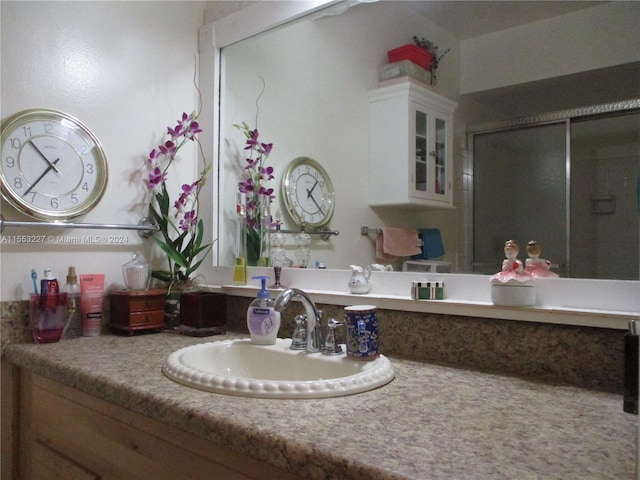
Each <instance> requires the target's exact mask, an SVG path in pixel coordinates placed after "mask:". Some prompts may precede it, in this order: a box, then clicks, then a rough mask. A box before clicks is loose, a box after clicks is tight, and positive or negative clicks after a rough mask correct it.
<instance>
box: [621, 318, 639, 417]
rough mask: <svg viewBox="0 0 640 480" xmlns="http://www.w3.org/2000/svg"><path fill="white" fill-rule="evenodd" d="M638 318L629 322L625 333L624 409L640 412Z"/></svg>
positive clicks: (628, 411)
mask: <svg viewBox="0 0 640 480" xmlns="http://www.w3.org/2000/svg"><path fill="white" fill-rule="evenodd" d="M638 323H639V322H638V320H631V321H630V322H629V331H628V332H627V333H625V334H624V401H623V404H622V409H623V410H624V411H625V412H627V413H635V414H636V415H637V414H638V346H639V342H638V340H639V339H640V337H638V333H639V331H640V326H639V325H638Z"/></svg>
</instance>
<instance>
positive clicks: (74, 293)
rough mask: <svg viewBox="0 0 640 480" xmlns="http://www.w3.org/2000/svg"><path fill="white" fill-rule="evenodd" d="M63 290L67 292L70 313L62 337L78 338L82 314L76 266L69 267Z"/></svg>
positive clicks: (68, 311)
mask: <svg viewBox="0 0 640 480" xmlns="http://www.w3.org/2000/svg"><path fill="white" fill-rule="evenodd" d="M62 291H63V292H65V293H66V294H67V315H68V321H67V326H66V327H65V329H64V332H63V333H62V338H63V339H70V338H78V337H80V334H81V333H82V326H81V319H82V315H80V284H79V283H78V276H77V275H76V267H69V271H68V272H67V283H65V284H64V286H63V287H62Z"/></svg>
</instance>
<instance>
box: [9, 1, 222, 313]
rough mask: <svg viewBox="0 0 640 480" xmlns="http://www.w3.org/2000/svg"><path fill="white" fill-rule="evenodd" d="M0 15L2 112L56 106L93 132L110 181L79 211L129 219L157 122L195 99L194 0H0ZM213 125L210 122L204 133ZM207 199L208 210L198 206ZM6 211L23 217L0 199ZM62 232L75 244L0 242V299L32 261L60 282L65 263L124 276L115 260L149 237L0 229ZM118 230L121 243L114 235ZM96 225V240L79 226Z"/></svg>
mask: <svg viewBox="0 0 640 480" xmlns="http://www.w3.org/2000/svg"><path fill="white" fill-rule="evenodd" d="M0 7H1V9H2V10H1V14H2V43H1V58H2V77H1V79H2V84H1V88H2V90H1V95H0V97H1V116H2V118H6V117H7V116H9V115H11V114H13V113H15V112H17V111H20V110H24V109H27V108H52V109H58V110H62V111H65V112H67V113H69V114H71V115H73V116H76V117H77V118H79V119H80V120H81V121H82V122H84V123H85V124H86V125H87V126H88V127H89V128H90V129H91V130H92V131H93V132H94V133H95V134H96V135H97V137H98V138H99V139H100V141H101V142H102V145H103V147H104V150H105V152H106V156H107V160H108V164H109V183H108V186H107V190H106V193H105V195H104V197H103V198H102V200H101V201H100V203H99V204H98V206H97V207H96V208H95V209H94V210H93V211H91V212H90V213H88V214H87V215H85V216H84V217H81V218H79V219H78V221H82V222H88V223H134V224H135V223H137V222H138V221H139V219H140V218H141V217H142V216H143V215H144V214H145V211H146V208H145V205H144V201H143V198H144V195H145V189H144V187H143V185H142V173H141V171H140V168H141V167H142V166H143V164H144V160H145V157H146V155H148V152H149V151H150V150H151V148H153V147H154V146H155V145H157V143H158V142H159V141H160V140H161V136H162V135H164V133H165V132H166V128H167V126H169V125H172V124H174V122H175V121H176V120H177V119H178V118H179V117H180V115H181V114H182V112H183V111H186V112H191V111H193V110H195V109H196V108H197V97H196V94H195V90H194V88H193V77H194V68H195V62H196V59H195V57H194V56H197V55H198V30H199V28H200V27H201V26H202V24H203V18H204V3H203V2H164V1H159V2H12V1H2V2H0ZM204 134H205V135H206V134H211V133H210V132H205V133H204ZM180 155H181V162H180V167H179V169H176V171H174V172H171V173H170V175H171V178H172V179H174V183H175V184H177V183H184V182H187V181H189V183H190V182H191V181H193V178H194V176H195V171H196V153H195V151H194V150H193V149H191V150H189V149H184V150H182V151H181V154H180ZM207 210H208V209H206V210H205V212H206V211H207ZM2 215H3V216H4V217H5V219H7V220H29V218H28V217H25V216H22V215H20V214H17V213H16V212H14V210H13V209H12V208H11V207H9V206H7V205H6V204H5V203H4V202H3V203H2ZM42 233H46V234H47V235H54V236H62V237H65V238H68V239H71V240H74V241H76V240H77V241H79V242H80V244H74V245H60V244H54V243H53V242H51V241H45V242H44V243H39V244H36V245H29V246H27V245H18V244H15V243H11V242H10V243H4V244H2V245H1V246H0V248H1V253H0V260H1V281H2V285H1V294H0V298H1V300H2V301H8V300H19V299H25V298H27V295H28V293H29V292H31V290H32V284H31V278H30V275H29V273H30V271H31V269H32V268H35V269H36V270H37V271H38V273H39V275H40V278H41V277H42V271H43V269H44V268H45V267H49V268H52V269H53V271H54V272H55V273H56V274H57V276H58V278H59V280H61V283H62V282H64V277H65V275H66V271H67V267H68V266H69V265H75V266H76V269H77V271H78V272H79V273H98V272H101V273H105V274H106V285H107V286H114V285H117V284H122V274H121V271H120V266H121V265H122V264H124V263H126V262H127V261H129V259H130V255H131V253H133V252H135V251H136V250H141V251H143V253H145V255H146V256H147V258H149V254H150V248H151V246H152V241H150V240H146V241H142V240H141V239H140V237H139V236H138V235H137V233H135V232H133V231H129V232H127V231H110V230H79V229H74V230H68V229H58V228H56V229H53V230H46V231H45V230H42V229H38V230H36V229H31V228H29V229H25V228H20V229H17V228H12V229H9V228H8V227H7V228H5V231H4V232H3V233H2V235H3V237H4V239H5V241H7V240H10V238H9V237H10V236H12V235H33V234H42ZM112 234H117V235H119V236H120V241H121V242H124V243H115V242H111V241H110V239H109V236H110V235H112ZM86 235H92V236H99V237H100V238H101V240H100V241H102V242H104V243H103V244H101V245H99V246H96V245H92V244H89V243H87V242H86V241H84V240H83V238H84V236H86Z"/></svg>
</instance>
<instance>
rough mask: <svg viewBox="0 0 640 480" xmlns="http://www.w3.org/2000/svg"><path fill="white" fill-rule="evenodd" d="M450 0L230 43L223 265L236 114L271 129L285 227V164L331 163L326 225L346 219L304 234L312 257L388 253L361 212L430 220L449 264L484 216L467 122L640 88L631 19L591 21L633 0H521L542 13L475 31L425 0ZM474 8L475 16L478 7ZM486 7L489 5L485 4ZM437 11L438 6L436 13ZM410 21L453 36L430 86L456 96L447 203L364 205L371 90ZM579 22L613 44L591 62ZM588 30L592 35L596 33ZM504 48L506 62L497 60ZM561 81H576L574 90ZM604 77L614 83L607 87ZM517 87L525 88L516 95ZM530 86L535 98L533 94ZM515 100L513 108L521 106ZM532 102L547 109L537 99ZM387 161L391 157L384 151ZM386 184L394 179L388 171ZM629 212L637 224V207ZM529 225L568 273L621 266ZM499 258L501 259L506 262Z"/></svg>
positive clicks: (334, 260) (318, 20)
mask: <svg viewBox="0 0 640 480" xmlns="http://www.w3.org/2000/svg"><path fill="white" fill-rule="evenodd" d="M448 3H449V4H458V5H455V8H456V9H462V8H463V6H464V5H465V4H468V2H377V3H368V4H359V5H355V6H353V7H352V8H350V9H348V10H347V11H346V12H344V13H342V14H340V15H335V16H322V15H317V14H315V15H314V16H313V19H311V18H305V19H301V20H298V21H296V22H294V23H291V24H288V25H286V26H284V27H280V28H278V29H275V30H273V31H270V32H267V33H264V34H261V35H259V36H255V37H253V38H249V39H246V40H243V41H241V42H238V43H236V44H234V45H231V46H229V47H226V48H224V50H223V52H222V62H223V68H222V77H221V85H222V91H221V117H220V118H221V120H220V136H221V142H220V152H221V155H220V158H221V160H220V162H221V169H220V171H221V174H220V175H221V177H220V189H219V192H220V205H221V206H220V232H219V241H220V253H219V264H220V265H232V264H233V250H234V248H233V246H234V245H233V244H234V240H233V228H231V226H232V225H233V219H234V216H235V210H234V200H235V190H236V185H237V181H238V177H239V175H240V173H241V168H242V167H241V161H242V159H243V158H244V157H243V152H242V148H243V143H244V138H242V137H241V136H240V135H239V134H238V131H237V130H236V129H234V128H233V127H232V126H233V124H237V123H241V122H243V121H245V122H247V123H248V124H249V125H250V126H251V127H256V126H257V127H258V129H259V131H260V135H261V137H263V138H265V139H266V140H268V141H269V142H273V150H272V153H271V157H270V161H271V163H272V165H273V166H274V168H275V177H276V178H275V179H274V180H273V182H272V185H271V186H272V187H273V188H274V189H275V193H276V199H275V201H274V204H273V205H272V208H271V212H272V214H275V213H276V212H278V211H280V212H281V215H282V217H283V221H284V226H283V228H285V229H292V230H293V229H296V228H297V225H296V224H295V223H294V222H293V219H292V218H290V217H289V216H288V215H287V213H286V209H285V208H284V203H283V202H282V193H281V191H280V181H281V178H282V174H283V172H284V171H285V169H286V167H287V165H288V164H289V163H290V162H291V161H292V160H293V159H295V158H297V157H300V156H308V157H310V158H313V159H314V160H316V161H318V162H319V163H320V164H321V165H322V166H323V167H324V168H325V170H326V171H327V173H328V174H329V176H330V177H331V179H332V181H333V184H334V187H335V191H336V202H335V213H334V216H333V218H332V221H331V223H330V225H329V226H328V227H329V228H331V229H336V230H338V231H339V232H340V235H339V236H337V237H332V238H331V239H330V240H329V241H324V240H321V239H320V238H318V237H317V236H315V237H313V239H312V242H311V244H310V245H309V247H310V248H311V252H312V254H311V261H310V265H312V266H313V265H314V264H315V262H316V261H317V260H320V261H322V262H323V263H324V264H325V265H326V266H327V267H328V268H340V269H345V268H348V266H349V265H350V264H357V265H367V264H372V263H381V262H380V261H379V260H377V259H376V255H375V235H366V236H363V235H360V230H361V227H363V226H368V227H370V231H375V230H376V229H377V228H380V227H382V226H393V227H407V228H416V229H420V228H423V227H428V228H437V229H439V230H440V231H441V232H442V239H443V242H444V246H445V255H444V257H443V260H445V261H447V262H448V263H449V264H450V265H451V270H452V271H453V272H472V271H473V263H474V258H473V248H474V245H473V241H472V238H473V230H474V229H473V225H474V220H475V222H476V224H479V223H482V222H483V220H482V219H478V218H477V217H475V218H474V214H473V210H472V206H473V193H472V188H471V186H472V184H473V174H474V171H473V168H472V165H473V160H474V159H473V157H472V153H473V152H472V150H471V145H469V144H468V143H467V135H466V133H467V129H468V128H469V126H470V125H475V124H480V123H482V124H484V123H487V122H497V121H504V120H505V119H508V118H514V117H517V116H523V115H535V114H541V113H544V112H547V111H553V110H560V109H566V108H577V107H584V106H588V105H593V104H598V103H606V102H612V101H618V100H628V99H630V98H636V97H638V91H637V85H638V78H639V77H638V72H639V71H640V68H639V65H640V58H638V53H637V49H636V48H635V46H634V45H635V44H634V43H633V42H629V38H632V37H633V36H632V35H625V34H624V32H625V29H621V31H620V33H618V32H616V35H615V36H613V35H612V34H611V31H610V30H607V29H598V28H594V24H597V23H599V22H605V23H608V24H609V25H611V24H616V25H622V26H625V25H628V19H629V18H637V15H638V13H639V12H638V11H637V10H638V5H634V2H611V3H604V4H601V3H600V2H555V3H558V4H573V5H574V6H570V8H571V9H572V10H575V11H568V12H567V11H564V12H561V13H562V15H561V16H559V17H554V18H547V19H545V16H544V15H542V16H539V14H540V11H541V9H547V7H546V6H545V5H542V3H546V2H513V3H518V4H520V5H519V7H522V6H523V5H524V4H527V5H526V6H527V8H528V9H529V11H530V12H531V13H530V15H531V18H532V20H537V21H536V22H535V23H530V24H525V25H522V21H521V19H519V20H518V22H517V23H514V24H508V25H503V26H502V27H495V29H496V30H500V29H501V28H506V27H513V28H511V29H507V30H502V31H498V32H496V33H491V32H487V31H483V32H477V35H478V36H477V37H472V38H466V36H465V35H463V34H461V33H460V32H464V31H465V28H464V27H463V28H459V26H458V27H456V26H455V25H454V24H452V23H447V22H446V15H445V16H442V15H435V11H434V12H433V13H434V14H432V15H429V14H428V11H427V10H426V9H427V8H428V7H429V4H431V5H432V8H436V7H437V8H438V9H440V10H442V9H446V4H448ZM473 3H475V4H476V5H474V7H473V8H474V9H478V8H480V7H485V8H487V9H489V8H496V4H501V3H502V5H498V7H497V8H501V9H503V10H504V8H505V4H504V2H473ZM510 3H511V2H510ZM461 11H462V10H458V11H457V12H458V15H457V16H456V19H457V20H456V21H459V20H460V19H461V18H464V17H465V15H460V14H459V13H460V12H461ZM474 12H475V13H474V17H475V18H477V15H478V11H477V10H474ZM487 12H488V11H487ZM439 13H440V14H441V13H442V11H439ZM491 16H492V15H491V14H489V13H488V14H487V18H490V17H491ZM521 17H522V15H520V18H521ZM435 19H437V21H440V19H443V20H442V22H441V23H440V24H438V23H436V20H435ZM594 22H595V23H594ZM475 23H477V22H475ZM513 25H517V26H513ZM558 25H563V28H557V26H558ZM625 28H626V27H625ZM629 28H631V27H629ZM549 29H552V30H553V31H559V32H561V37H562V38H563V39H564V41H565V43H559V42H560V39H559V37H556V36H553V35H547V34H544V35H543V34H542V33H541V32H542V31H547V30H549ZM413 35H418V36H426V37H428V38H429V39H430V40H432V41H434V42H435V43H436V44H437V45H439V46H440V48H441V49H442V50H444V49H447V48H450V49H451V51H450V53H449V54H448V55H447V57H445V58H444V59H443V61H442V62H441V65H440V67H439V68H438V85H437V86H436V87H433V90H434V91H435V92H436V93H438V94H440V95H442V96H444V97H446V98H449V99H450V100H453V101H455V102H457V103H458V108H457V110H456V112H455V119H454V122H455V125H454V145H453V147H454V148H453V155H454V175H455V183H454V186H453V187H454V206H455V208H453V209H438V208H424V207H422V208H385V207H375V208H373V207H370V206H369V196H370V192H369V177H368V175H369V104H368V92H369V91H371V90H373V89H375V88H377V87H378V69H379V67H380V66H382V65H384V64H385V63H386V62H387V59H386V52H387V51H388V50H390V49H392V48H395V47H397V46H399V45H402V44H404V43H410V42H411V37H412V36H413ZM558 35H560V34H558ZM599 35H600V36H601V37H602V38H600V37H599ZM585 36H587V37H589V38H591V39H592V40H594V41H593V42H591V43H597V44H598V45H600V46H601V48H602V51H605V52H606V55H605V54H602V52H601V51H598V52H591V54H590V59H589V60H590V62H591V64H590V66H586V65H583V64H580V59H581V58H583V57H584V55H582V50H583V47H582V46H581V44H580V42H579V41H578V40H579V39H581V38H583V37H585ZM594 36H597V37H598V38H597V39H593V37H594ZM514 38H515V39H518V38H522V41H521V42H520V43H525V44H526V43H528V44H529V45H530V44H533V43H535V44H536V48H537V50H538V51H540V50H544V51H550V52H551V53H550V54H549V55H555V57H554V59H553V61H545V62H542V63H534V60H535V58H537V59H538V60H539V56H537V55H523V53H522V48H525V47H523V46H522V45H520V46H519V45H518V41H516V40H514ZM528 38H535V42H534V41H528V40H527V39H528ZM612 41H616V42H617V44H618V47H616V48H615V49H612V48H610V44H611V42H612ZM545 42H549V43H548V44H547V43H545ZM478 46H484V47H485V48H483V49H482V54H481V56H480V55H475V58H474V59H470V58H469V52H475V51H476V48H477V47H478ZM518 48H520V50H518ZM526 48H530V47H526ZM576 49H578V50H576ZM611 52H614V53H611ZM480 57H482V58H480ZM514 58H518V62H514V61H513V60H514ZM509 59H510V60H509ZM502 62H504V63H505V64H508V65H509V69H511V70H509V69H504V68H500V67H498V65H499V64H500V63H502ZM478 65H480V66H481V67H478ZM482 66H483V67H482ZM479 68H480V70H478V69H479ZM621 68H623V69H624V72H625V75H623V76H619V77H618V76H617V73H616V72H619V71H620V69H621ZM527 75H528V76H527ZM611 75H613V77H611ZM583 77H584V78H585V79H586V80H585V81H584V82H583V81H582V80H581V79H582V78H583ZM611 78H619V79H620V82H618V81H616V82H612V81H611ZM262 79H264V92H263V83H262ZM603 79H604V83H603ZM474 82H475V84H474ZM566 85H571V88H570V89H569V90H568V91H567V90H566V89H565V86H566ZM603 85H604V86H605V87H606V86H607V85H610V86H611V87H610V88H603ZM522 92H524V93H526V94H525V95H522V94H521V93H522ZM573 93H575V94H578V93H579V94H580V95H581V96H580V97H579V98H578V97H576V96H573V95H571V94H573ZM514 94H515V95H517V96H516V97H514V96H513V95H514ZM258 97H259V98H258ZM541 99H544V101H541ZM581 99H582V100H581ZM585 99H586V100H585ZM527 100H531V101H530V102H529V103H527ZM515 106H517V107H518V110H517V111H514V110H513V107H515ZM537 106H542V107H540V108H544V110H543V111H539V110H535V108H536V107H537ZM636 136H637V131H636ZM572 148H576V147H572ZM398 161H399V162H402V161H404V159H399V160H398ZM536 162H537V161H533V162H532V165H530V167H529V171H530V172H533V173H535V172H539V171H540V169H539V168H538V167H537V166H536ZM575 162H576V167H575V168H579V167H580V164H578V160H575ZM581 162H582V161H581ZM584 162H587V160H585V161H584ZM629 162H630V164H631V163H633V162H632V161H631V160H630V161H629ZM582 165H587V163H582ZM389 168H395V166H393V165H390V167H389ZM636 169H637V160H636ZM587 170H588V168H587ZM627 173H629V172H627ZM631 173H632V172H631ZM504 175H508V174H506V173H505V174H504ZM585 175H586V174H585ZM625 175H626V174H625ZM513 181H514V182H515V183H516V184H522V185H523V186H524V185H526V184H527V181H528V177H527V175H526V173H524V174H523V173H519V174H518V175H517V178H514V179H513ZM585 181H586V180H585ZM625 181H626V182H627V185H631V184H632V183H633V182H635V178H630V177H629V176H628V175H627V176H626V180H625ZM387 188H394V185H388V187H387ZM372 193H373V194H374V195H375V192H372ZM589 195H591V194H588V195H587V197H588V196H589ZM598 195H599V194H598ZM565 197H566V195H565ZM532 202H533V204H534V205H536V204H545V202H544V201H543V200H539V201H536V200H532ZM563 211H564V209H563ZM531 216H532V217H535V218H536V219H537V218H538V217H537V216H535V215H531ZM601 217H602V218H604V215H602V216H601ZM579 218H580V217H579V216H577V217H576V216H574V217H572V219H571V228H572V233H571V234H570V235H576V233H574V232H576V231H578V232H584V235H583V236H582V238H583V239H584V242H583V243H585V242H586V244H589V242H590V241H591V240H590V238H592V237H589V235H593V231H594V230H595V229H598V228H600V227H596V226H590V227H589V228H586V225H583V224H578V225H575V223H576V222H577V219H579ZM536 221H537V220H536ZM541 221H543V220H541ZM635 225H636V230H637V213H636V224H635ZM227 226H228V228H227ZM491 235H492V236H496V237H509V238H510V237H511V235H508V234H507V233H506V232H505V233H502V232H491ZM527 235H529V236H531V237H532V238H528V237H524V238H522V239H521V242H524V243H526V241H528V240H531V239H535V240H537V241H538V242H539V243H540V244H541V245H542V249H543V256H545V257H548V258H549V259H550V260H551V261H552V262H553V263H557V264H559V265H562V264H570V265H571V272H570V271H569V270H567V271H566V272H563V271H559V273H561V274H562V275H563V276H564V275H568V274H571V275H573V274H574V272H578V271H579V273H576V274H577V275H578V276H581V277H586V276H593V277H598V276H602V277H603V278H612V277H613V276H615V273H611V272H608V273H605V274H603V273H602V272H600V271H598V269H595V268H589V269H585V268H584V263H585V262H584V261H580V265H577V264H576V262H574V261H571V263H569V262H570V260H571V259H573V260H575V258H576V257H575V256H574V255H572V256H571V257H567V258H563V255H562V254H561V253H558V254H557V258H553V257H556V253H555V250H554V248H555V247H552V245H553V244H554V242H555V241H556V240H557V238H564V232H563V233H562V234H560V235H558V236H557V238H556V236H555V234H553V233H550V232H548V231H547V230H545V229H542V228H541V229H538V230H537V231H536V232H527ZM541 235H542V236H541ZM507 239H508V238H499V239H496V242H497V243H499V244H500V245H502V244H503V243H504V241H505V240H507ZM560 243H567V242H560ZM636 245H637V242H636ZM284 248H285V249H287V250H288V256H289V257H291V258H293V249H294V248H295V245H294V243H293V238H292V236H290V238H288V241H287V244H286V245H285V246H284ZM636 249H637V248H636ZM577 250H578V247H574V253H575V254H576V255H577ZM521 251H524V249H521ZM606 256H607V255H605V257H606ZM492 261H493V260H492ZM500 261H501V260H500ZM388 263H391V264H392V265H393V267H394V269H396V270H398V269H400V268H401V264H402V262H401V261H397V262H388ZM630 264H632V265H633V264H634V263H633V262H630ZM497 265H498V266H497V267H496V270H497V269H499V262H498V263H497ZM637 265H638V262H637V261H636V262H635V277H633V276H632V275H630V276H627V275H628V274H627V273H625V274H624V275H623V276H621V277H617V278H637V275H638V272H637ZM614 270H615V269H614ZM483 273H488V272H486V271H483Z"/></svg>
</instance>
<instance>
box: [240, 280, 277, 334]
mask: <svg viewBox="0 0 640 480" xmlns="http://www.w3.org/2000/svg"><path fill="white" fill-rule="evenodd" d="M251 278H252V279H259V280H260V281H261V282H262V288H261V289H260V291H259V292H258V296H257V298H255V299H254V300H253V301H252V302H251V304H250V305H249V309H248V310H247V328H249V333H250V334H251V342H252V343H255V344H257V345H273V344H275V343H276V338H277V337H278V330H279V329H280V312H278V311H276V310H274V308H273V299H272V298H271V294H270V293H269V290H267V288H266V283H267V278H269V277H266V276H262V275H260V276H256V277H251Z"/></svg>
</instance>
